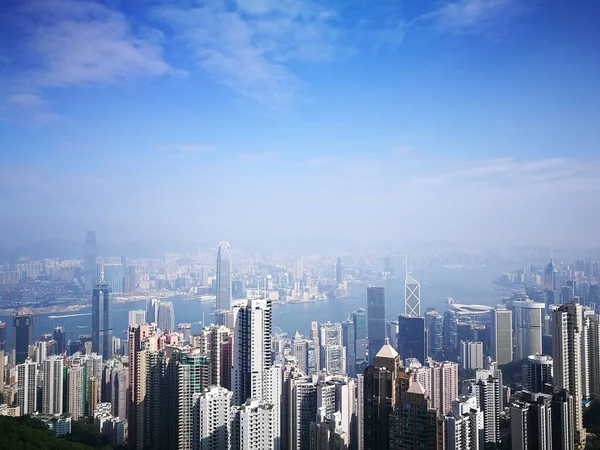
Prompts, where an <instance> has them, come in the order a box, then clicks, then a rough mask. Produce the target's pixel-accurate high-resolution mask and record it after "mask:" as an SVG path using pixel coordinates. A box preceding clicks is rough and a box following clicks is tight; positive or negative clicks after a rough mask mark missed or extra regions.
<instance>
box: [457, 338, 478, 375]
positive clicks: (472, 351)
mask: <svg viewBox="0 0 600 450" xmlns="http://www.w3.org/2000/svg"><path fill="white" fill-rule="evenodd" d="M460 363H461V366H462V368H463V369H466V370H472V369H483V342H471V341H460Z"/></svg>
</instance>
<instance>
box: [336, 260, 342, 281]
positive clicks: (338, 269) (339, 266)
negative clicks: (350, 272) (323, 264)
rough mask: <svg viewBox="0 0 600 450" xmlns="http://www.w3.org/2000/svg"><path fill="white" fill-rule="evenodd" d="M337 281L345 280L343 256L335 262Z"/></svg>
mask: <svg viewBox="0 0 600 450" xmlns="http://www.w3.org/2000/svg"><path fill="white" fill-rule="evenodd" d="M335 281H336V283H337V284H341V283H343V282H344V265H343V264H342V258H338V259H337V260H336V262H335Z"/></svg>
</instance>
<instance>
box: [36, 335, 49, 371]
mask: <svg viewBox="0 0 600 450" xmlns="http://www.w3.org/2000/svg"><path fill="white" fill-rule="evenodd" d="M47 356H48V342H47V341H36V342H35V351H34V360H35V362H36V363H37V365H38V369H40V370H42V364H43V362H44V360H45V359H46V357H47Z"/></svg>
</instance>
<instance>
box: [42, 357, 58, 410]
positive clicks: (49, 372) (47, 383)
mask: <svg viewBox="0 0 600 450" xmlns="http://www.w3.org/2000/svg"><path fill="white" fill-rule="evenodd" d="M43 372H44V383H43V388H42V395H43V396H42V413H44V414H62V413H63V357H62V356H49V357H48V358H46V359H45V360H44V362H43Z"/></svg>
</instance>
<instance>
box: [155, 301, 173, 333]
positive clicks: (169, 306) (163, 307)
mask: <svg viewBox="0 0 600 450" xmlns="http://www.w3.org/2000/svg"><path fill="white" fill-rule="evenodd" d="M157 322H158V328H160V330H161V331H175V329H176V327H175V308H173V302H160V304H159V305H158V320H157Z"/></svg>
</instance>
